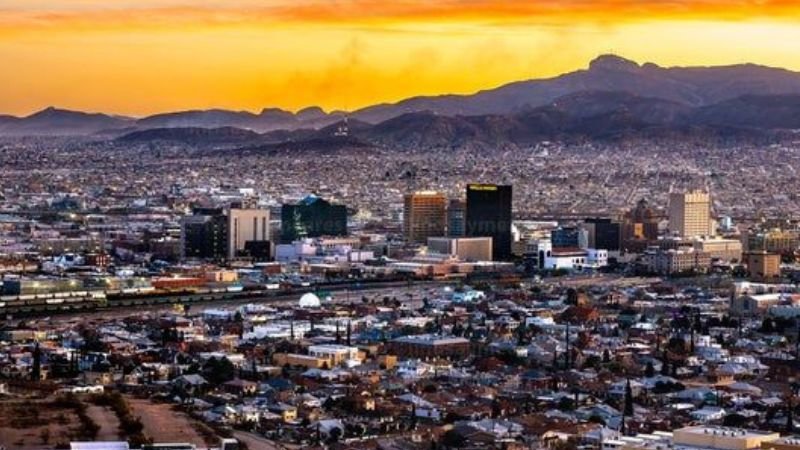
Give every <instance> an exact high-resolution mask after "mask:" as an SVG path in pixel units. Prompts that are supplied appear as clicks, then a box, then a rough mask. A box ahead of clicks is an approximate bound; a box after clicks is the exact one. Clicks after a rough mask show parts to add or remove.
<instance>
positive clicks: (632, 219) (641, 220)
mask: <svg viewBox="0 0 800 450" xmlns="http://www.w3.org/2000/svg"><path fill="white" fill-rule="evenodd" d="M622 223H623V226H622V240H623V242H628V241H634V240H643V241H655V240H656V239H658V217H657V216H656V213H655V211H653V208H651V207H650V204H649V203H648V202H647V200H645V199H641V200H639V201H638V202H636V207H634V208H633V209H631V210H630V211H628V212H627V213H625V216H624V217H623V220H622Z"/></svg>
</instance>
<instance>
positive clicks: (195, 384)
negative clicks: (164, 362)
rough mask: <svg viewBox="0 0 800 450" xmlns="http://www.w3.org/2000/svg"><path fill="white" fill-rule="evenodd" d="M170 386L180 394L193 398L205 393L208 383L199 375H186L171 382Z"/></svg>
mask: <svg viewBox="0 0 800 450" xmlns="http://www.w3.org/2000/svg"><path fill="white" fill-rule="evenodd" d="M172 385H173V386H174V387H175V388H177V389H178V390H180V391H181V392H185V393H186V394H188V395H190V396H194V395H199V394H202V393H203V392H205V390H206V389H207V388H208V381H206V379H205V378H203V377H202V376H200V375H197V374H188V375H181V376H179V377H178V378H176V379H174V380H172Z"/></svg>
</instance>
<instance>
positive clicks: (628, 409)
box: [623, 378, 633, 417]
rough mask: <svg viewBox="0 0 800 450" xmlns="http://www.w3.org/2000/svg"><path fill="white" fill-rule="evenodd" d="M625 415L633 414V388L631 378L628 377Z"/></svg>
mask: <svg viewBox="0 0 800 450" xmlns="http://www.w3.org/2000/svg"><path fill="white" fill-rule="evenodd" d="M624 416H633V390H632V389H631V380H630V378H628V381H627V382H626V383H625V410H624V411H623V417H624Z"/></svg>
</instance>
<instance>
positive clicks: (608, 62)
mask: <svg viewBox="0 0 800 450" xmlns="http://www.w3.org/2000/svg"><path fill="white" fill-rule="evenodd" d="M639 68H640V66H639V64H637V63H636V62H635V61H631V60H629V59H625V58H623V57H621V56H617V55H613V54H606V55H600V56H598V57H597V58H595V59H593V60H592V62H591V63H589V69H591V70H598V69H600V70H614V71H632V70H637V69H639Z"/></svg>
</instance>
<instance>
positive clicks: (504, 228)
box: [465, 184, 512, 261]
mask: <svg viewBox="0 0 800 450" xmlns="http://www.w3.org/2000/svg"><path fill="white" fill-rule="evenodd" d="M511 196H512V193H511V186H498V185H494V184H469V185H467V216H466V217H467V221H466V230H465V231H466V236H468V237H484V236H485V237H491V238H492V253H493V257H494V259H495V260H500V261H502V260H508V259H509V258H511Z"/></svg>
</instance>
